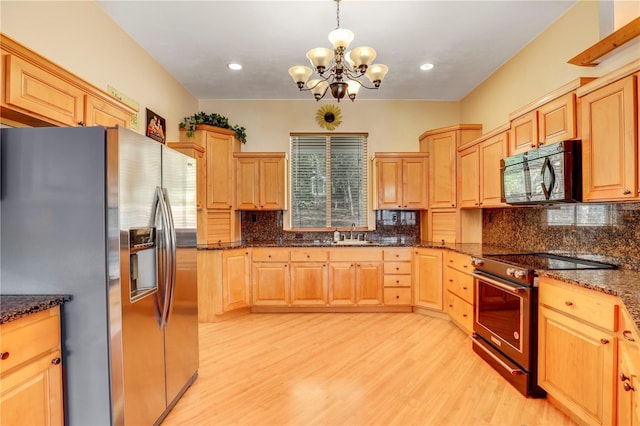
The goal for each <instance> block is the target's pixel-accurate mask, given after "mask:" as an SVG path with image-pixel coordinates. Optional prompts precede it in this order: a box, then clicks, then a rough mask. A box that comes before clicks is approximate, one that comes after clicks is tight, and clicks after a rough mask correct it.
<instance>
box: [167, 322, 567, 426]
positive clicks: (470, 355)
mask: <svg viewBox="0 0 640 426" xmlns="http://www.w3.org/2000/svg"><path fill="white" fill-rule="evenodd" d="M199 374H200V375H199V378H198V380H196V382H195V383H194V385H193V386H192V387H191V388H190V389H189V390H188V391H187V392H186V393H185V395H184V396H183V397H182V399H181V400H180V401H179V402H178V404H177V405H176V406H175V407H174V409H173V410H172V412H171V413H170V414H169V416H168V417H167V418H166V419H165V421H164V423H163V425H164V426H168V425H527V426H530V425H554V426H555V425H572V424H573V423H572V422H571V420H569V419H568V418H567V417H566V416H565V415H564V414H562V413H561V412H560V411H558V410H557V409H556V408H554V407H553V406H552V405H551V404H549V403H548V402H547V401H546V400H544V399H542V400H539V399H527V398H525V397H523V396H522V395H520V394H519V393H518V392H517V391H516V390H515V389H514V388H513V387H512V386H511V385H510V384H509V383H507V382H506V381H505V380H504V379H503V378H502V377H501V376H500V375H499V374H498V373H496V372H495V371H494V370H492V369H491V368H490V367H489V366H488V365H486V364H485V363H484V362H483V361H482V360H481V359H480V358H479V357H478V356H477V355H476V354H475V353H474V352H473V351H472V349H471V343H470V341H469V339H468V338H467V337H466V336H465V335H464V333H463V332H462V331H460V329H458V328H457V327H455V326H454V325H453V324H451V323H450V322H448V321H446V320H442V319H439V318H434V317H429V316H424V315H420V314H415V313H408V314H397V313H395V314H381V313H375V314H365V313H362V314H312V313H308V314H307V313H305V314H251V315H248V316H243V317H239V318H235V319H231V320H228V321H225V322H220V323H215V324H201V325H200V369H199Z"/></svg>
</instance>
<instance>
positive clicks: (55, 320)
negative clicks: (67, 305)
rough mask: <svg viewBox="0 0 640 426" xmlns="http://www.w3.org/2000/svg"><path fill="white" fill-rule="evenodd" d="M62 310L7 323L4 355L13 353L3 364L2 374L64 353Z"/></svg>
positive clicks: (0, 349)
mask: <svg viewBox="0 0 640 426" xmlns="http://www.w3.org/2000/svg"><path fill="white" fill-rule="evenodd" d="M59 312H60V311H59V308H58V307H56V308H52V309H49V310H46V311H42V312H38V313H36V314H32V315H29V316H27V317H24V318H20V319H17V320H15V321H11V322H8V323H5V324H3V325H2V326H1V327H0V334H2V340H1V341H0V353H9V356H8V357H7V358H6V359H3V360H1V361H0V374H4V373H5V372H6V371H8V370H10V369H12V368H13V367H16V366H18V365H20V364H22V363H24V362H26V361H29V360H31V359H33V358H37V357H39V356H41V355H42V354H46V353H48V352H53V351H56V350H60V314H59Z"/></svg>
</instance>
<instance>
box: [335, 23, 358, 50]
mask: <svg viewBox="0 0 640 426" xmlns="http://www.w3.org/2000/svg"><path fill="white" fill-rule="evenodd" d="M353 37H354V35H353V32H352V31H351V30H348V29H346V28H336V29H335V30H333V31H331V32H330V33H329V41H330V42H331V44H333V48H334V49H336V50H337V49H338V48H339V47H342V48H344V49H345V50H347V48H348V47H349V43H351V42H352V41H353Z"/></svg>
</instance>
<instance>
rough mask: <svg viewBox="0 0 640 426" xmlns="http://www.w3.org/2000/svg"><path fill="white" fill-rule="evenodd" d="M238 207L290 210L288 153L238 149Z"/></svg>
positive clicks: (242, 208) (236, 155)
mask: <svg viewBox="0 0 640 426" xmlns="http://www.w3.org/2000/svg"><path fill="white" fill-rule="evenodd" d="M234 158H235V161H236V164H235V166H236V209H238V210H285V209H286V202H285V200H286V197H285V190H286V155H285V153H284V152H259V153H258V152H246V153H245V152H242V153H240V152H236V153H234Z"/></svg>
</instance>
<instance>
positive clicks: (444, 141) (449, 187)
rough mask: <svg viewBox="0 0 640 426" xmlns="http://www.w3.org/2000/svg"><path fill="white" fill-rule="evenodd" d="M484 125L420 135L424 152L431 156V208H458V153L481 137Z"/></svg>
mask: <svg viewBox="0 0 640 426" xmlns="http://www.w3.org/2000/svg"><path fill="white" fill-rule="evenodd" d="M481 134H482V125H480V124H461V125H458V126H451V127H445V128H441V129H434V130H429V131H427V132H425V133H423V134H422V135H420V138H419V140H420V151H423V152H427V153H429V208H430V209H434V208H452V207H456V203H457V195H456V193H457V190H456V169H457V168H456V153H457V149H458V147H459V146H464V145H467V144H468V143H470V141H472V140H474V139H476V138H478V137H480V135H481Z"/></svg>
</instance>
